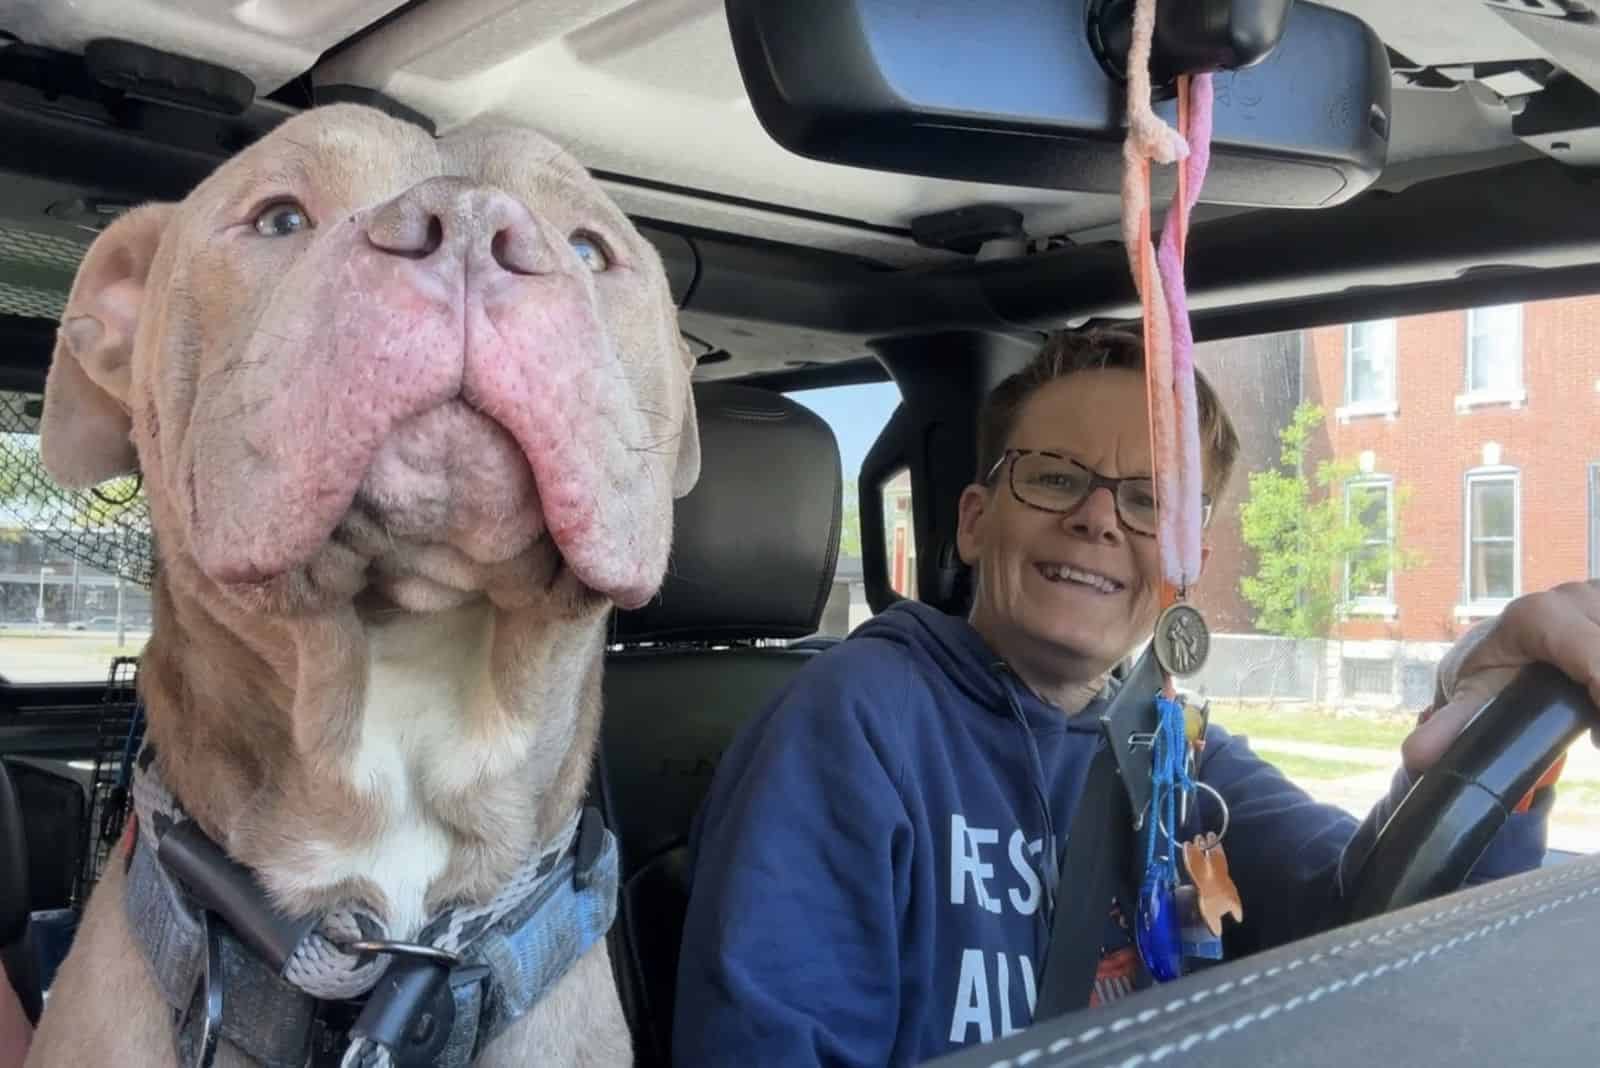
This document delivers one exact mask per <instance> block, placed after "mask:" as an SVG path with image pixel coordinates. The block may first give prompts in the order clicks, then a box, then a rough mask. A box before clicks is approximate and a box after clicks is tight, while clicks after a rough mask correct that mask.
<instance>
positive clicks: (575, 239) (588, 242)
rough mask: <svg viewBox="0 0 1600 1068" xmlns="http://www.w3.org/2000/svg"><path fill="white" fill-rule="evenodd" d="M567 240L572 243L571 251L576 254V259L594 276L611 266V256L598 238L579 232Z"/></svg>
mask: <svg viewBox="0 0 1600 1068" xmlns="http://www.w3.org/2000/svg"><path fill="white" fill-rule="evenodd" d="M569 240H571V242H572V247H573V250H574V251H576V252H577V253H578V258H579V259H580V260H582V261H583V265H584V266H585V267H587V268H589V270H591V271H593V272H594V273H595V274H599V273H600V272H601V271H604V270H606V269H607V268H608V267H610V266H611V255H610V253H608V252H606V246H605V242H603V241H601V240H600V239H599V238H598V237H595V236H594V235H593V234H586V233H584V232H583V231H582V230H579V231H578V232H577V233H575V234H573V235H572V237H571V238H570V239H569Z"/></svg>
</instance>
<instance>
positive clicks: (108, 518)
mask: <svg viewBox="0 0 1600 1068" xmlns="http://www.w3.org/2000/svg"><path fill="white" fill-rule="evenodd" d="M42 405H43V402H42V401H41V400H40V398H39V397H38V396H37V395H35V394H28V393H13V392H3V391H0V538H4V537H6V536H7V535H8V534H9V535H10V536H11V539H12V540H16V537H17V536H19V535H24V536H27V537H29V538H31V539H32V540H36V541H39V542H43V543H44V544H45V545H47V546H49V547H51V548H53V549H55V550H56V551H57V552H60V553H63V554H65V555H67V556H70V557H72V558H74V559H76V560H77V561H78V562H79V563H81V564H82V565H83V566H85V567H88V568H91V569H93V570H96V571H100V572H103V573H105V574H107V575H113V576H120V577H122V578H123V579H126V580H127V581H129V582H132V583H134V584H136V585H139V586H143V587H146V588H148V587H149V586H150V582H151V574H152V571H153V569H154V565H155V552H154V542H153V540H152V539H151V536H150V507H149V504H148V502H147V501H146V500H145V497H144V494H143V492H141V488H142V487H141V483H140V480H139V478H138V477H137V476H130V477H127V478H115V479H112V480H110V481H108V482H103V483H101V484H100V485H98V486H95V487H93V488H91V489H87V490H71V489H66V488H64V487H62V486H60V485H58V484H57V483H56V481H55V480H54V479H52V478H51V477H50V475H49V473H48V472H46V471H45V469H44V464H43V462H42V461H41V459H40V455H39V414H40V411H41V409H42Z"/></svg>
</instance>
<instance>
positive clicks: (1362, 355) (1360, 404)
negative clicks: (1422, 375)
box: [1338, 319, 1397, 418]
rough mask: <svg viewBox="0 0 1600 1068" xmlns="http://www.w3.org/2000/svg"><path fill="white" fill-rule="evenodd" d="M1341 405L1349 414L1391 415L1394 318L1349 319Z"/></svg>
mask: <svg viewBox="0 0 1600 1068" xmlns="http://www.w3.org/2000/svg"><path fill="white" fill-rule="evenodd" d="M1344 368H1345V370H1344V407H1342V408H1340V409H1339V412H1338V415H1339V417H1340V418H1349V417H1350V416H1352V415H1392V414H1394V412H1395V410H1396V408H1397V405H1396V403H1395V326H1394V320H1393V319H1382V320H1379V321H1377V322H1372V323H1351V324H1350V325H1349V326H1348V327H1347V328H1346V334H1345V361H1344Z"/></svg>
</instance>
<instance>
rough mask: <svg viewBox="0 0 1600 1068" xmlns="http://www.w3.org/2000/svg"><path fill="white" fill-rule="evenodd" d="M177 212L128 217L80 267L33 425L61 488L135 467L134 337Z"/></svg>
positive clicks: (162, 207)
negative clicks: (164, 239) (164, 236)
mask: <svg viewBox="0 0 1600 1068" xmlns="http://www.w3.org/2000/svg"><path fill="white" fill-rule="evenodd" d="M175 207H176V205H173V204H149V205H146V206H144V207H142V208H136V209H135V210H133V211H131V212H128V213H127V214H126V215H124V216H122V217H121V218H120V219H118V220H117V221H116V222H114V223H112V224H111V226H110V227H108V228H107V229H106V231H105V233H103V234H101V235H100V236H99V237H98V238H96V239H95V242H94V244H93V245H91V246H90V247H89V253H88V255H86V256H85V257H84V259H83V263H82V264H81V265H80V266H79V267H78V276H77V278H76V279H74V280H73V283H72V295H71V296H70V297H68V298H67V310H66V311H65V312H64V313H63V314H62V316H61V329H60V330H58V331H57V333H56V348H55V353H54V355H52V356H51V358H50V375H49V377H48V378H47V379H46V380H45V387H44V416H43V418H42V420H41V422H40V425H39V437H40V452H41V454H42V456H43V459H44V466H45V470H47V471H49V472H50V474H51V476H52V477H53V478H55V480H56V481H57V482H60V483H61V484H62V485H64V486H71V487H84V486H93V485H95V484H96V483H99V482H104V481H105V480H106V479H108V478H115V477H116V476H118V475H125V474H129V473H131V472H132V471H133V470H134V469H135V468H136V467H137V466H138V458H137V457H136V455H135V454H134V449H133V442H132V441H131V440H130V439H129V434H130V432H131V431H132V430H133V420H132V417H131V415H130V414H129V406H128V397H129V393H130V386H129V382H130V379H131V377H132V370H133V339H134V335H135V334H136V333H137V332H138V329H139V315H140V311H141V309H142V308H143V307H144V297H145V286H146V283H147V282H148V280H149V277H150V265H151V263H152V261H154V259H155V256H156V249H157V248H159V247H160V245H161V235H162V234H163V233H164V232H165V231H166V228H167V224H168V223H169V222H170V221H171V219H172V214H173V211H174V209H175Z"/></svg>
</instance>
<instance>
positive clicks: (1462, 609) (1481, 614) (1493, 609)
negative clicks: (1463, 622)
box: [1455, 599, 1511, 619]
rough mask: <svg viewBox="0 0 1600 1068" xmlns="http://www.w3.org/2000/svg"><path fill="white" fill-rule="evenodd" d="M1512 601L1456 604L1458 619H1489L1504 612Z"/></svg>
mask: <svg viewBox="0 0 1600 1068" xmlns="http://www.w3.org/2000/svg"><path fill="white" fill-rule="evenodd" d="M1510 603H1511V601H1510V600H1509V599H1507V600H1504V601H1491V602H1488V603H1480V604H1458V605H1456V611H1455V615H1456V618H1457V619H1488V618H1490V617H1491V616H1497V615H1499V614H1500V613H1501V612H1504V611H1505V610H1506V605H1508V604H1510Z"/></svg>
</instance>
